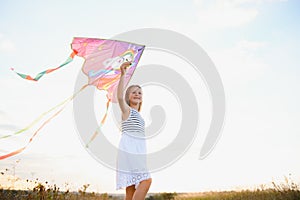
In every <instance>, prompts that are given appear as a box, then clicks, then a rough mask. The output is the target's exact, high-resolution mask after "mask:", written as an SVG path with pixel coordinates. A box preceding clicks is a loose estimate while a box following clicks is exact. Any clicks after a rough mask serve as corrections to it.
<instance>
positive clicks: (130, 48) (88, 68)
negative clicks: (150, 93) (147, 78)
mask: <svg viewBox="0 0 300 200" xmlns="http://www.w3.org/2000/svg"><path fill="white" fill-rule="evenodd" d="M71 47H72V49H73V50H74V51H75V52H77V56H80V57H83V58H84V59H85V62H84V65H83V67H82V71H83V73H84V74H86V75H87V76H88V78H89V84H90V85H94V86H96V87H97V88H98V89H99V90H106V91H107V98H108V99H109V100H111V101H112V102H116V98H115V97H114V95H113V94H114V90H115V89H116V86H117V85H118V82H119V78H120V66H121V64H122V63H124V62H126V61H129V62H132V64H131V66H130V67H129V68H128V69H127V74H126V77H125V85H127V84H128V82H129V80H130V78H131V76H132V75H133V72H134V70H135V68H136V66H137V63H138V62H139V59H140V57H141V55H142V53H143V50H144V48H145V46H143V45H137V44H133V43H128V42H123V41H117V40H104V39H94V38H74V40H73V42H72V44H71Z"/></svg>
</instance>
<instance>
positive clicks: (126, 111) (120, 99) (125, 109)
mask: <svg viewBox="0 0 300 200" xmlns="http://www.w3.org/2000/svg"><path fill="white" fill-rule="evenodd" d="M129 65H131V63H130V62H125V63H123V64H122V65H121V67H120V70H121V77H120V81H119V85H118V90H117V98H118V102H119V106H120V109H121V112H122V120H125V119H127V118H128V117H129V112H130V108H129V106H128V105H127V103H126V102H125V99H124V78H125V74H126V68H127V67H128V66H129Z"/></svg>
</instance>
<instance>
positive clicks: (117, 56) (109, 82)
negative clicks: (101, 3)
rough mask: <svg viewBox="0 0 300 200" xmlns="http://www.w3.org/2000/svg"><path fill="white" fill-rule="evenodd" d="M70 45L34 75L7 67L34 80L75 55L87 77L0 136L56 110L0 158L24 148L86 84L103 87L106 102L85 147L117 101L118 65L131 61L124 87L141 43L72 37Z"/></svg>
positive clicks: (139, 54) (3, 137) (27, 128)
mask: <svg viewBox="0 0 300 200" xmlns="http://www.w3.org/2000/svg"><path fill="white" fill-rule="evenodd" d="M71 48H72V53H71V54H70V56H69V57H68V58H67V60H66V61H65V62H64V63H62V64H61V65H59V66H58V67H56V68H51V69H47V70H44V71H42V72H40V73H38V74H37V75H36V76H35V77H32V76H30V75H26V74H22V73H19V72H16V71H15V70H14V68H11V70H13V71H14V72H15V73H16V74H17V75H18V76H20V77H21V78H23V79H26V80H31V81H35V82H37V81H39V80H40V79H41V78H42V77H43V76H44V75H46V74H49V73H51V72H54V71H56V70H58V69H60V68H62V67H63V66H65V65H67V64H69V63H70V62H72V61H73V59H74V57H75V56H79V57H82V58H84V59H85V62H84V64H83V67H82V72H83V73H84V74H85V75H86V76H87V77H88V83H87V84H86V85H84V86H83V87H82V88H81V89H80V90H79V91H77V92H75V93H74V94H73V95H71V96H70V97H68V98H67V99H65V100H64V101H62V102H61V103H59V104H57V105H55V106H54V107H52V108H51V109H49V110H48V111H46V112H44V113H42V114H41V115H40V116H39V117H38V118H37V119H35V120H34V121H33V122H31V123H30V124H29V125H28V126H26V127H25V128H23V129H21V130H18V131H16V132H15V133H13V134H10V135H4V136H1V137H0V139H5V138H8V137H11V136H15V135H18V134H20V133H23V132H25V131H28V130H30V129H31V128H32V127H33V126H34V125H35V124H37V123H38V122H39V121H41V120H42V119H44V118H45V116H46V115H48V114H50V113H52V112H54V111H55V110H57V109H59V110H58V111H56V112H55V113H54V114H52V115H51V116H50V117H49V118H48V119H46V120H45V121H44V122H43V123H42V125H41V126H40V127H39V128H38V129H37V130H36V131H35V132H34V133H33V135H32V136H31V138H30V139H29V141H28V143H27V144H26V145H25V146H24V147H22V148H19V149H17V150H15V151H13V152H10V153H7V154H5V155H0V160H3V159H6V158H8V157H11V156H14V155H16V154H19V153H21V152H22V151H24V150H25V149H26V147H27V146H28V145H29V144H30V143H31V142H32V140H33V138H34V137H35V136H36V135H37V134H38V132H39V131H40V130H41V129H42V128H43V127H44V126H45V125H46V124H48V123H49V122H50V121H51V120H52V119H53V118H55V117H56V116H57V115H58V114H59V113H61V112H62V111H63V110H64V108H65V107H66V106H67V104H68V103H69V102H71V101H72V100H73V99H74V98H75V97H76V96H77V95H78V94H79V93H80V92H81V91H83V90H84V89H85V88H86V87H87V86H89V85H93V86H95V87H96V88H97V89H99V90H105V91H106V92H107V95H106V96H107V103H106V111H105V114H104V116H103V117H102V119H101V122H100V124H99V126H98V128H97V129H96V131H95V132H94V134H93V135H92V136H91V138H90V140H89V141H88V143H87V144H86V147H87V148H88V145H89V144H90V143H91V142H92V141H93V140H94V139H95V138H96V136H97V135H98V134H99V132H100V128H101V127H102V126H103V125H104V123H105V120H106V118H107V114H108V109H109V105H110V103H111V102H112V103H117V99H116V95H114V92H115V90H116V87H117V86H118V83H119V79H120V75H121V72H120V66H121V65H122V64H123V63H124V62H131V65H130V66H129V67H128V68H127V73H126V75H125V77H124V85H125V86H126V85H127V84H128V82H129V81H130V79H131V77H132V75H133V73H134V71H135V69H136V66H137V64H138V62H139V60H140V57H141V55H142V53H143V51H144V49H145V46H144V45H139V44H134V43H129V42H125V41H118V40H107V39H96V38H80V37H75V38H74V39H73V41H72V44H71Z"/></svg>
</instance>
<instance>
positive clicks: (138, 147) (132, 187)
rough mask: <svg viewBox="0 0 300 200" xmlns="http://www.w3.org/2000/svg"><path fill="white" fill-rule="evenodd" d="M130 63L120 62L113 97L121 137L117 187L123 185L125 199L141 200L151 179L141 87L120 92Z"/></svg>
mask: <svg viewBox="0 0 300 200" xmlns="http://www.w3.org/2000/svg"><path fill="white" fill-rule="evenodd" d="M130 65H131V63H130V62H125V63H123V64H122V65H121V67H120V70H121V77H120V81H119V85H118V90H117V98H118V102H119V106H120V109H121V112H122V136H121V140H120V143H119V151H118V161H117V168H118V169H117V189H121V188H126V200H142V199H145V197H146V194H147V192H148V190H149V188H150V185H151V182H152V178H151V176H150V173H149V172H148V170H147V165H146V140H145V122H144V120H143V118H142V117H141V116H140V113H139V111H140V109H141V105H142V90H141V87H140V86H138V85H132V86H130V87H128V89H127V90H126V93H125V99H124V95H123V91H124V77H125V74H126V68H127V67H128V66H130Z"/></svg>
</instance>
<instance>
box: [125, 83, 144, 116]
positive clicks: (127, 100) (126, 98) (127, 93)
mask: <svg viewBox="0 0 300 200" xmlns="http://www.w3.org/2000/svg"><path fill="white" fill-rule="evenodd" d="M134 87H137V88H139V89H142V88H141V86H139V85H131V86H129V87H128V88H127V90H126V93H125V101H126V103H127V105H128V106H130V102H129V94H130V90H131V89H132V88H134ZM141 107H142V102H140V103H139V108H138V111H140V110H141Z"/></svg>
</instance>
